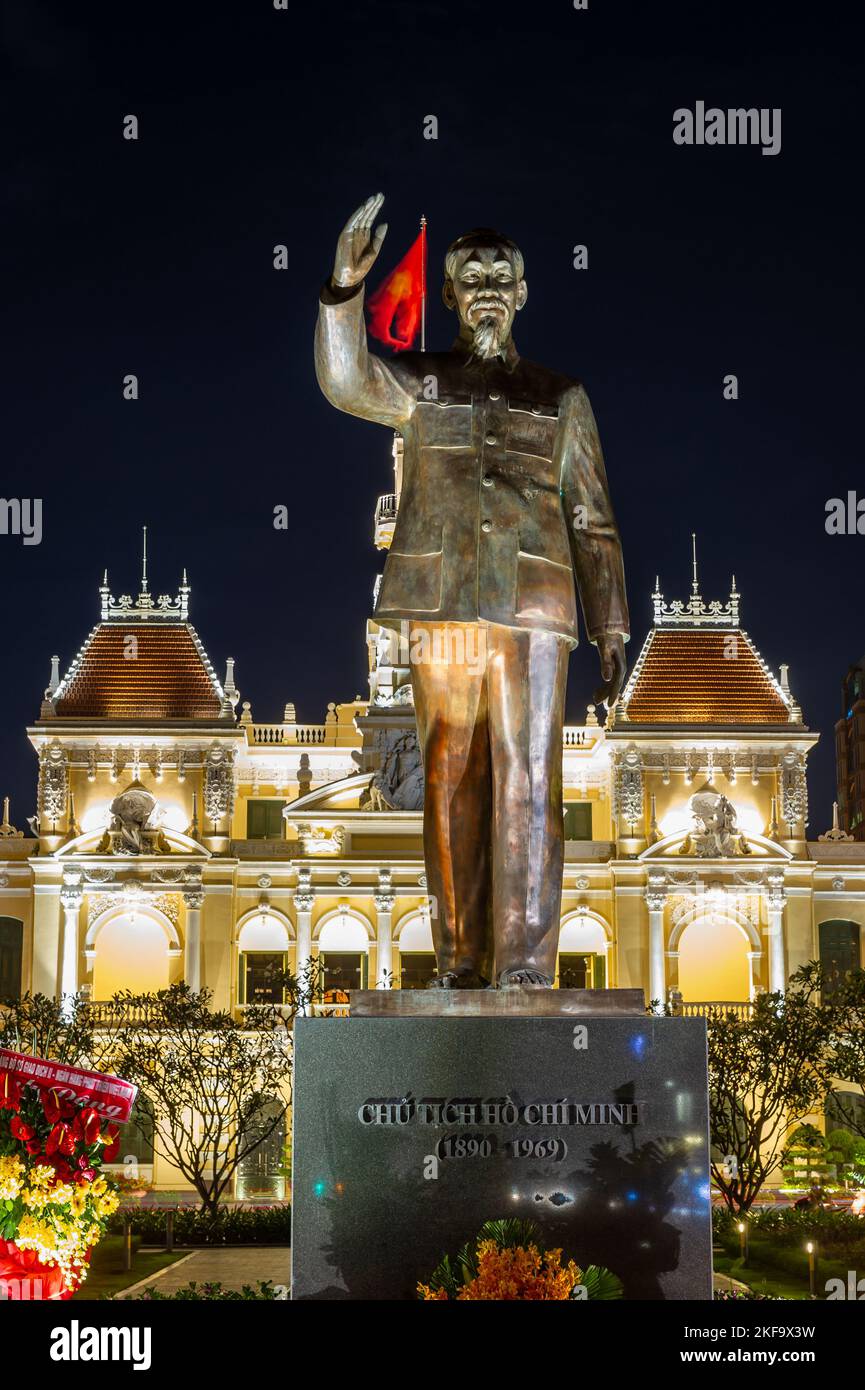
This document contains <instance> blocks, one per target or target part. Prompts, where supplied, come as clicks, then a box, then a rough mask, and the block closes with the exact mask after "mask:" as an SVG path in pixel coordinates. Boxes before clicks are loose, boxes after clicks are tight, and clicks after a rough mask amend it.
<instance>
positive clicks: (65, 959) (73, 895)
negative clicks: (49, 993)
mask: <svg viewBox="0 0 865 1390" xmlns="http://www.w3.org/2000/svg"><path fill="white" fill-rule="evenodd" d="M79 885H80V875H78V876H77V877H76V878H75V880H74V881H72V880H70V879H66V878H65V876H64V883H63V887H62V888H61V889H60V902H61V904H62V906H63V943H62V950H61V955H60V989H59V991H58V993H59V995H60V999H61V1000H62V1003H63V1012H64V1014H65V1015H67V1016H68V1014H69V1013H70V1012H71V1003H72V998H73V996H74V995H76V994H77V993H78V914H79V912H80V909H81V902H82V898H83V896H84V895H83V892H82V890H81V887H80V886H79Z"/></svg>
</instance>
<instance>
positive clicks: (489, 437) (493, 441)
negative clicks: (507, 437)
mask: <svg viewBox="0 0 865 1390" xmlns="http://www.w3.org/2000/svg"><path fill="white" fill-rule="evenodd" d="M487 443H488V444H498V440H497V439H496V437H495V435H494V434H488V435H487Z"/></svg>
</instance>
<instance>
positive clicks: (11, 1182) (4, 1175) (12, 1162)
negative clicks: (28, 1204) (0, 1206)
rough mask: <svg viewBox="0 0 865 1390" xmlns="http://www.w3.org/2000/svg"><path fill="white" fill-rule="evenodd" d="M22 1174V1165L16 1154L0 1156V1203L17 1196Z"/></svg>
mask: <svg viewBox="0 0 865 1390" xmlns="http://www.w3.org/2000/svg"><path fill="white" fill-rule="evenodd" d="M23 1172H24V1164H23V1163H22V1162H21V1159H20V1158H18V1156H17V1155H16V1154H3V1155H2V1156H0V1201H2V1200H7V1199H10V1198H13V1197H17V1196H18V1193H19V1192H20V1191H21V1177H22V1174H23Z"/></svg>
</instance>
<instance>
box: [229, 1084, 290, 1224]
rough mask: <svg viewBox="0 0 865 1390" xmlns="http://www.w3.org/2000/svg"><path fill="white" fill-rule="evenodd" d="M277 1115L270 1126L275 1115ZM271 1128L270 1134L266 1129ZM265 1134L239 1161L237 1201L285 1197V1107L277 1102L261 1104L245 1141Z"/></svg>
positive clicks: (236, 1185)
mask: <svg viewBox="0 0 865 1390" xmlns="http://www.w3.org/2000/svg"><path fill="white" fill-rule="evenodd" d="M277 1114H278V1115H279V1116H280V1118H279V1120H278V1122H277V1124H276V1126H275V1127H274V1128H273V1129H271V1128H270V1126H271V1123H272V1121H273V1119H274V1117H275V1116H276V1115H277ZM268 1130H270V1133H269V1134H266V1132H267V1131H268ZM261 1134H266V1138H263V1139H262V1141H261V1143H260V1144H256V1146H255V1148H254V1149H253V1150H252V1152H251V1153H248V1154H247V1155H246V1157H245V1158H242V1159H241V1160H240V1164H239V1166H238V1170H237V1178H236V1180H235V1193H234V1195H235V1197H236V1198H237V1199H238V1201H248V1200H250V1199H253V1200H258V1201H270V1202H281V1201H282V1199H283V1198H284V1196H285V1182H286V1179H285V1167H286V1160H287V1155H286V1151H285V1134H286V1126H285V1107H284V1106H282V1105H280V1104H279V1102H278V1101H274V1102H272V1103H271V1104H269V1105H266V1106H263V1107H262V1109H261V1111H260V1112H259V1113H258V1114H257V1116H256V1119H255V1122H254V1123H253V1124H251V1125H249V1126H248V1128H247V1130H246V1136H247V1141H254V1140H255V1139H257V1138H258V1137H259V1135H261Z"/></svg>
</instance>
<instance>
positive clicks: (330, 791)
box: [282, 772, 370, 825]
mask: <svg viewBox="0 0 865 1390" xmlns="http://www.w3.org/2000/svg"><path fill="white" fill-rule="evenodd" d="M369 782H370V774H369V773H368V772H352V773H350V775H349V776H348V777H340V778H339V779H338V780H337V781H335V782H327V783H326V784H325V785H324V786H321V787H316V788H315V789H314V790H313V791H311V792H304V793H303V795H302V796H298V797H296V798H295V800H294V801H289V803H288V805H287V806H286V807H285V809H284V810H283V813H282V814H283V816H284V817H285V820H286V822H287V823H288V824H289V825H293V824H294V823H295V822H297V821H302V820H305V819H306V817H307V816H308V815H309V814H310V813H313V812H315V811H324V812H329V813H334V812H337V811H345V810H358V809H360V802H361V798H362V797H363V795H364V793H365V792H366V791H367V790H368V789H369Z"/></svg>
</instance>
